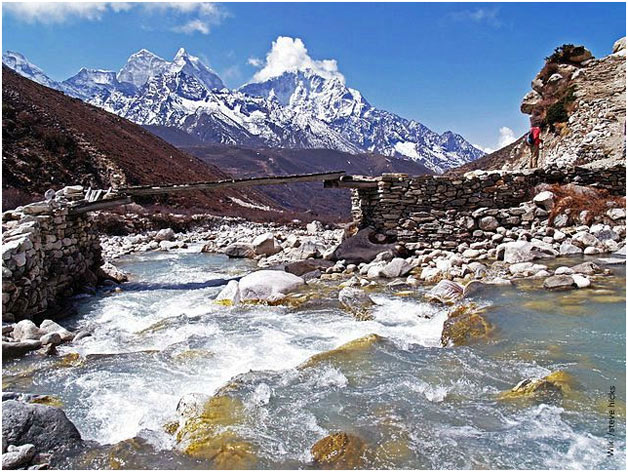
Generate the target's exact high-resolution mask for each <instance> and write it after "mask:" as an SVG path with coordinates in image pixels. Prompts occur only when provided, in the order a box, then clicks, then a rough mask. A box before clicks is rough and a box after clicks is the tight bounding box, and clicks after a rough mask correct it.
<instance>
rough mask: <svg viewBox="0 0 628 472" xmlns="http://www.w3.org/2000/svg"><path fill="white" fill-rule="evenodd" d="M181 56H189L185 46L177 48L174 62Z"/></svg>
mask: <svg viewBox="0 0 628 472" xmlns="http://www.w3.org/2000/svg"><path fill="white" fill-rule="evenodd" d="M183 57H189V54H188V53H187V51H186V50H185V48H179V50H178V51H177V53H176V54H175V56H174V62H177V59H179V58H183Z"/></svg>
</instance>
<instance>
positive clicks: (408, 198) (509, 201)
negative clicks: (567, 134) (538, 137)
mask: <svg viewBox="0 0 628 472" xmlns="http://www.w3.org/2000/svg"><path fill="white" fill-rule="evenodd" d="M376 181H377V187H375V188H359V189H354V190H353V191H352V214H353V218H354V220H355V221H356V222H357V223H358V226H359V227H367V226H370V227H372V228H374V229H375V230H377V231H378V232H381V233H384V234H386V235H388V236H391V237H394V238H396V239H397V240H399V241H408V242H426V243H432V242H439V243H441V244H443V247H448V246H450V247H455V246H457V245H458V244H460V242H463V241H474V240H478V239H480V238H482V237H484V231H493V230H495V229H496V228H497V227H499V226H503V227H505V228H512V227H515V226H523V227H526V226H531V224H532V222H533V221H534V220H535V219H537V218H543V217H547V213H545V214H542V213H543V210H542V209H541V208H538V207H535V206H532V205H530V206H528V207H526V206H525V205H521V204H522V203H523V202H526V201H529V200H531V198H532V197H533V196H534V195H533V190H534V188H535V187H536V186H537V185H539V184H541V183H548V184H552V183H558V184H566V183H575V184H579V185H587V186H594V187H597V188H601V189H605V190H607V191H608V192H609V193H610V194H612V195H625V194H626V169H625V166H615V167H612V168H604V169H593V168H586V167H570V168H539V169H531V170H524V171H518V172H506V171H491V172H481V171H475V172H470V173H468V174H465V175H464V176H456V177H449V176H417V177H409V176H407V175H405V174H384V175H382V176H381V177H379V178H377V179H376Z"/></svg>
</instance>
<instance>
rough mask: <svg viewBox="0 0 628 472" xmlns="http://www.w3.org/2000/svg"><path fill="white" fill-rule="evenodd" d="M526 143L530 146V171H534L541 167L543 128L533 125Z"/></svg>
mask: <svg viewBox="0 0 628 472" xmlns="http://www.w3.org/2000/svg"><path fill="white" fill-rule="evenodd" d="M526 141H527V143H528V145H529V146H530V169H534V168H536V167H538V166H539V150H540V148H541V143H542V142H543V141H542V140H541V128H540V127H538V126H536V125H533V126H532V127H531V128H530V132H529V133H528V136H527V138H526Z"/></svg>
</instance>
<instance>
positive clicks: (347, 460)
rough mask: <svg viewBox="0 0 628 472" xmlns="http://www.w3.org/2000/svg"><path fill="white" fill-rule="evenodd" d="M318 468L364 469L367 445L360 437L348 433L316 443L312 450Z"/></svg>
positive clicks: (366, 465) (331, 436)
mask: <svg viewBox="0 0 628 472" xmlns="http://www.w3.org/2000/svg"><path fill="white" fill-rule="evenodd" d="M310 452H311V454H312V459H313V461H314V464H315V465H316V468H321V469H345V470H348V469H364V468H368V464H367V462H366V452H367V445H366V443H365V442H364V441H363V440H362V439H361V438H359V437H357V436H354V435H352V434H347V433H334V434H331V435H329V436H326V437H324V438H323V439H321V440H320V441H318V442H316V444H314V445H313V446H312V449H311V451H310Z"/></svg>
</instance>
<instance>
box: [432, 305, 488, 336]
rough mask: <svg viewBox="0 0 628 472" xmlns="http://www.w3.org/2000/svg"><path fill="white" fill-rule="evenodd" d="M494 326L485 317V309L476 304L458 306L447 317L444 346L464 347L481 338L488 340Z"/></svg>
mask: <svg viewBox="0 0 628 472" xmlns="http://www.w3.org/2000/svg"><path fill="white" fill-rule="evenodd" d="M492 330H493V326H492V325H491V323H489V322H488V321H487V320H486V319H485V318H484V316H483V309H481V308H479V307H478V306H477V305H476V304H475V303H467V304H463V305H458V306H456V307H455V308H453V309H452V310H451V311H450V312H449V313H448V315H447V320H445V322H444V323H443V332H442V334H441V345H442V346H452V345H453V346H463V345H466V344H468V343H470V342H473V341H475V340H477V339H480V338H487V337H488V336H489V334H490V333H491V331H492Z"/></svg>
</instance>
